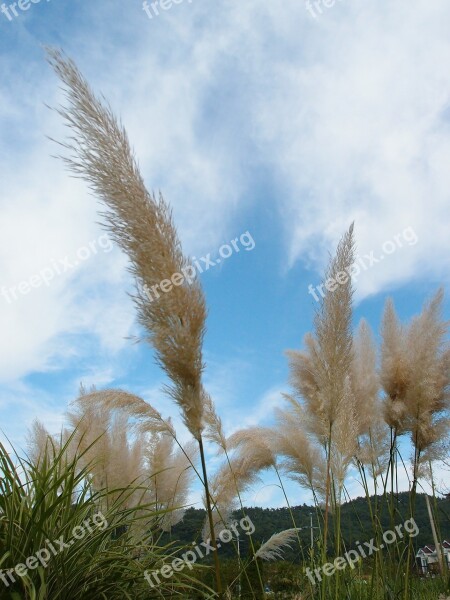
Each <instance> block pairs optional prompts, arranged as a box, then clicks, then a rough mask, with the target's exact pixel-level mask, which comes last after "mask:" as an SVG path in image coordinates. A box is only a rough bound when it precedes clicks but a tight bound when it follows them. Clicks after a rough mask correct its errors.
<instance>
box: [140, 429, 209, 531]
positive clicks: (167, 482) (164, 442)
mask: <svg viewBox="0 0 450 600" xmlns="http://www.w3.org/2000/svg"><path fill="white" fill-rule="evenodd" d="M197 453H198V450H197V448H196V447H195V446H194V444H193V443H188V444H187V445H186V447H185V448H184V452H182V451H181V450H180V449H178V450H175V448H174V438H173V437H172V436H171V435H169V434H167V433H164V434H153V435H152V437H151V438H150V441H149V444H148V445H147V447H146V449H145V451H144V456H145V458H146V463H147V466H146V471H147V473H148V475H149V478H150V486H149V495H150V498H151V501H152V502H154V503H155V505H156V508H157V509H158V510H160V509H165V510H168V511H169V512H167V513H166V514H165V515H164V516H163V518H162V520H161V522H160V524H159V525H160V528H161V529H162V530H163V531H170V530H171V528H172V527H173V526H174V525H176V524H177V523H179V522H180V521H181V520H182V519H183V516H184V513H185V510H186V505H187V501H188V493H189V488H190V485H191V483H192V474H193V471H192V463H193V461H194V460H195V459H196V455H197Z"/></svg>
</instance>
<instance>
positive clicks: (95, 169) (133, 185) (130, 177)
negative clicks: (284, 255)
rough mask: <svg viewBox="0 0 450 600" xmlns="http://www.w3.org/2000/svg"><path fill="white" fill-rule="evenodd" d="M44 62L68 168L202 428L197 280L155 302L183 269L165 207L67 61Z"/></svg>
mask: <svg viewBox="0 0 450 600" xmlns="http://www.w3.org/2000/svg"><path fill="white" fill-rule="evenodd" d="M48 60H49V62H50V64H51V66H52V67H53V69H54V70H55V72H56V74H57V75H58V77H59V78H60V80H61V81H62V83H63V84H64V86H65V93H66V98H67V101H68V106H67V107H66V108H60V109H58V110H57V112H58V113H59V114H60V115H61V116H62V118H63V119H64V121H65V123H66V125H67V126H68V127H69V128H70V133H71V137H70V142H69V143H64V144H62V146H63V147H64V148H65V149H66V150H67V151H68V154H67V155H66V156H64V157H63V160H64V161H65V163H66V164H67V166H68V168H69V169H70V170H71V171H72V172H73V173H74V174H75V175H76V176H77V177H81V178H82V179H84V180H86V181H87V182H88V184H89V187H90V189H91V190H92V191H93V192H94V194H95V195H96V196H97V197H98V198H99V199H100V200H101V201H102V203H103V205H104V206H105V210H104V212H103V213H102V220H103V225H104V227H105V229H106V230H107V231H108V233H109V234H110V236H111V238H112V239H113V240H114V241H115V242H116V243H117V244H118V246H119V247H120V248H121V249H122V250H123V251H124V252H125V253H126V254H127V256H128V257H129V259H130V268H129V269H130V272H131V273H132V274H133V275H134V277H135V279H136V285H137V292H136V294H135V295H134V297H133V298H134V302H135V304H136V308H137V314H138V319H139V322H140V323H141V325H142V326H143V327H144V329H145V331H146V334H147V335H146V339H147V340H148V341H149V342H150V343H151V344H152V345H153V347H154V349H155V352H156V358H157V361H158V362H159V364H160V365H161V366H162V368H163V369H164V371H165V372H166V373H167V375H168V377H169V379H170V381H171V385H170V386H169V388H168V392H169V394H170V395H171V397H172V398H173V399H174V400H175V402H176V403H177V404H178V405H179V406H180V408H181V412H182V415H183V419H184V421H185V423H186V426H187V427H188V429H189V431H190V432H191V433H192V435H193V436H194V437H195V438H196V439H199V437H200V435H201V431H202V428H203V423H202V417H203V402H202V384H201V376H202V371H203V360H202V342H203V336H204V333H205V320H206V306H205V299H204V296H203V291H202V289H201V286H200V283H199V282H198V280H197V279H195V280H194V281H193V282H192V284H191V285H189V284H188V283H187V282H186V281H185V282H184V283H183V284H182V285H178V286H175V285H174V286H173V289H172V290H171V291H170V293H167V294H162V295H161V297H160V298H159V299H157V300H153V301H152V300H151V299H150V298H149V296H148V294H149V293H150V290H151V288H152V286H155V285H159V283H160V282H161V281H162V280H164V279H170V278H171V277H172V275H173V274H174V273H182V272H183V270H184V269H185V268H186V267H189V264H190V263H189V260H188V259H187V258H186V257H185V256H184V255H183V253H182V250H181V244H180V241H179V239H178V235H177V232H176V229H175V225H174V223H173V220H172V215H171V211H170V208H169V206H168V205H167V203H166V202H165V200H164V199H163V198H162V196H160V197H159V198H158V199H157V198H155V197H154V196H153V195H152V194H150V193H149V192H148V191H147V189H146V188H145V185H144V182H143V179H142V176H141V174H140V172H139V168H138V165H137V162H136V160H135V158H134V156H133V153H132V151H131V148H130V143H129V141H128V137H127V134H126V132H125V130H124V128H123V126H122V125H121V124H120V122H119V121H118V120H117V119H116V117H115V116H114V114H113V112H112V110H111V109H110V107H109V106H108V105H106V104H105V103H104V102H102V101H100V100H99V99H98V98H97V97H96V96H95V95H94V93H93V92H92V90H91V89H90V87H89V85H88V83H87V81H86V80H85V79H84V77H83V76H82V74H81V73H80V71H79V70H78V68H77V67H76V65H75V64H74V62H73V61H71V60H70V59H68V58H65V57H64V56H63V55H62V54H61V53H60V52H59V51H57V50H53V49H49V50H48Z"/></svg>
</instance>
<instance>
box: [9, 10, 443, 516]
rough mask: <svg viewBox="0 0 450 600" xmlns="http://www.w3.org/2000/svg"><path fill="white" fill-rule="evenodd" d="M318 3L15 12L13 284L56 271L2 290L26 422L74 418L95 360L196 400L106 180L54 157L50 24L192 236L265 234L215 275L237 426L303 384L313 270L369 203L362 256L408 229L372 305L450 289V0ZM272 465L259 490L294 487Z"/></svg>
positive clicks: (109, 374)
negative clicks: (134, 268)
mask: <svg viewBox="0 0 450 600" xmlns="http://www.w3.org/2000/svg"><path fill="white" fill-rule="evenodd" d="M9 4H10V3H9V2H7V3H6V5H5V6H7V7H8V6H9ZM327 4H330V2H327ZM22 5H25V6H26V4H24V3H22ZM318 6H319V7H320V10H319V8H318V7H317V6H316V9H314V10H312V11H311V10H308V9H307V7H306V5H305V4H304V2H303V0H285V1H283V2H282V1H278V0H275V1H272V2H266V3H262V2H256V1H254V0H244V1H243V2H239V3H234V4H232V3H230V2H224V1H223V0H214V2H206V1H200V0H194V1H193V2H189V1H188V0H185V1H184V2H181V3H179V4H175V3H173V5H172V7H171V8H170V9H168V10H163V9H160V11H159V12H160V14H159V16H156V15H154V16H153V18H152V19H149V18H148V16H147V15H146V12H145V11H144V10H143V6H142V3H141V2H140V1H138V0H132V1H129V2H127V3H126V4H125V3H124V2H119V1H116V0H109V1H108V2H107V3H106V2H91V3H86V2H81V1H79V0H70V1H69V0H50V1H45V0H41V2H35V3H34V4H31V3H29V8H28V10H20V9H19V8H16V12H17V16H14V15H13V12H12V10H11V9H8V11H7V12H8V14H9V15H10V16H11V20H8V17H7V15H6V14H5V13H0V128H1V136H0V149H1V156H2V161H1V163H0V181H1V196H0V202H1V213H0V230H1V232H2V235H1V238H0V268H1V271H0V273H1V281H0V284H1V285H2V286H3V288H2V289H4V288H6V289H7V290H10V289H11V288H12V287H17V286H18V285H19V284H20V282H24V281H29V280H30V278H31V277H33V276H35V275H36V274H39V273H42V271H43V269H48V268H50V269H51V270H52V271H53V278H52V279H51V281H50V284H49V285H48V286H47V285H40V286H39V287H36V288H33V289H31V290H28V291H27V292H26V293H23V294H22V293H16V295H18V297H17V299H11V298H9V300H10V301H8V299H7V298H6V297H5V296H4V295H3V296H2V297H0V306H1V311H0V315H1V316H0V319H1V325H2V327H1V331H2V332H3V344H2V349H1V361H0V410H1V415H2V427H1V429H2V430H3V432H4V433H5V434H6V435H8V437H9V438H10V440H11V441H12V442H13V443H14V444H16V445H18V446H23V445H24V435H25V432H26V429H27V427H28V426H29V425H30V424H31V422H32V421H33V419H34V418H36V417H37V418H40V419H42V420H43V421H44V423H45V424H46V425H47V427H48V428H49V429H50V430H51V431H57V430H58V429H59V427H60V425H61V422H62V415H63V413H64V410H65V408H66V406H67V403H68V402H69V401H70V400H72V399H73V398H74V397H75V396H76V394H77V390H78V386H79V383H80V382H84V383H85V384H87V385H90V384H96V385H97V386H98V387H106V386H108V387H110V386H114V387H119V386H120V387H123V388H125V389H127V390H129V391H134V392H135V393H138V394H141V395H143V396H144V397H145V398H146V399H148V400H149V401H151V402H153V403H154V404H155V405H156V406H157V407H158V408H159V409H160V410H162V412H163V413H164V414H165V415H176V409H175V408H174V407H173V405H171V404H170V402H169V400H168V399H167V398H165V397H164V396H163V394H162V393H161V386H162V383H163V379H162V376H161V373H160V371H159V370H158V368H157V367H156V366H155V365H154V362H153V354H152V351H151V349H149V348H146V347H145V346H142V345H135V344H133V343H132V342H131V341H130V340H129V339H128V338H129V337H130V336H133V335H136V334H137V333H138V329H137V326H136V323H135V321H134V312H133V306H132V303H131V300H130V298H129V297H128V295H127V292H131V291H132V281H131V280H130V278H129V276H128V274H127V272H126V258H125V257H124V256H123V255H121V254H120V253H119V251H118V250H116V249H112V250H111V249H110V247H109V246H108V247H107V248H102V247H101V242H100V241H99V240H100V239H101V236H102V230H101V229H100V227H99V226H98V225H97V221H98V217H97V215H96V210H97V208H98V207H97V204H96V201H95V199H94V198H92V197H91V196H90V195H89V194H88V192H87V190H86V187H85V185H84V184H83V183H82V182H80V181H76V180H74V179H72V178H70V177H69V176H68V174H67V173H66V172H65V171H64V168H63V166H62V164H61V163H60V162H58V161H57V160H55V159H54V158H52V155H53V154H55V152H56V150H55V146H54V144H53V143H52V142H51V141H50V140H48V139H47V137H46V136H50V137H53V138H57V139H63V138H64V135H65V132H64V130H63V128H62V125H61V122H60V119H59V118H58V115H56V114H55V113H54V112H51V111H49V110H48V109H47V108H46V106H45V104H49V105H53V106H55V105H57V104H58V103H59V102H60V101H61V100H62V96H61V92H60V91H59V89H58V82H57V80H56V78H55V76H54V75H53V73H52V72H51V70H50V68H49V67H48V66H47V65H46V63H45V60H44V52H43V49H42V47H43V46H44V45H47V44H48V45H53V46H58V47H61V48H63V49H64V50H65V51H66V53H67V54H68V55H70V56H71V57H73V58H74V59H75V60H76V62H77V64H78V65H79V67H80V68H81V70H82V71H83V73H84V74H85V75H86V77H87V78H88V79H89V81H90V82H91V84H92V86H93V87H94V89H95V90H97V91H101V92H102V93H103V94H104V95H105V96H106V97H107V98H108V100H109V101H110V103H111V105H112V107H113V109H114V110H115V112H116V113H118V114H120V115H121V117H122V120H123V123H124V124H125V126H126V128H127V130H128V133H129V136H130V139H131V142H132V144H133V146H134V148H135V151H136V155H137V157H138V159H139V163H140V166H141V170H142V173H143V176H144V178H145V181H146V183H147V185H148V187H149V189H152V190H159V189H161V190H162V192H163V193H164V195H165V197H166V199H167V200H168V201H169V202H170V203H171V205H172V206H173V210H174V216H175V220H176V223H177V225H178V227H179V232H180V237H181V239H182V242H183V246H184V249H185V251H186V253H188V254H190V255H195V256H197V257H199V256H204V255H206V254H207V253H211V255H212V256H215V255H217V252H218V249H219V248H220V246H221V245H222V244H224V243H227V242H229V241H230V240H232V239H234V238H236V237H238V236H240V235H241V234H242V233H244V232H250V234H251V236H252V237H253V239H254V241H255V248H254V249H253V250H252V251H251V252H246V251H241V252H240V253H235V254H233V255H232V256H231V257H230V258H229V259H228V260H227V261H223V262H222V263H221V265H220V266H218V267H215V268H214V269H211V270H209V271H208V272H207V273H205V274H204V275H202V282H203V284H204V287H205V292H206V296H207V300H208V305H209V318H208V333H207V336H206V340H205V358H206V361H207V371H206V383H207V386H208V389H209V390H210V391H211V392H212V394H213V396H214V398H215V399H216V402H217V404H218V408H219V412H220V413H221V415H222V416H223V419H224V423H225V426H226V430H227V432H231V431H233V430H234V429H236V428H237V427H240V426H243V425H246V424H256V423H260V424H266V423H269V422H270V419H271V412H272V408H273V407H274V406H281V405H282V404H283V400H282V398H281V393H282V392H283V391H287V390H288V385H287V376H288V370H287V363H286V359H285V356H284V350H285V349H287V348H299V347H301V344H302V338H303V336H304V334H305V333H306V332H307V331H308V330H309V329H310V328H311V323H312V317H313V313H314V308H315V304H316V303H315V301H314V299H313V297H312V295H311V294H309V293H308V285H309V284H312V285H313V286H315V285H317V284H318V283H320V280H321V273H322V271H323V268H324V266H325V264H326V261H327V256H328V253H329V252H333V251H334V249H335V246H336V243H337V241H338V240H339V238H340V236H341V235H342V233H343V232H344V230H345V229H347V228H348V226H349V224H350V223H351V222H352V221H355V225H356V240H357V246H358V253H359V255H360V256H361V257H364V256H367V255H368V254H370V253H373V255H374V256H375V257H378V258H379V257H380V255H381V254H382V253H383V252H382V246H383V245H385V248H389V250H390V253H384V259H383V260H380V261H379V262H377V263H376V264H374V265H373V266H372V267H370V268H367V269H366V270H364V269H363V270H362V273H361V275H360V276H359V277H358V280H357V282H356V288H357V293H356V305H355V323H357V321H358V320H359V319H360V318H361V317H362V316H364V317H366V318H367V319H368V321H369V322H370V324H371V325H372V327H373V328H374V329H375V330H378V327H379V323H380V317H381V314H382V310H383V305H384V301H385V298H386V297H387V296H388V295H390V296H393V297H394V299H395V302H396V306H397V309H398V312H399V313H400V315H401V317H402V319H405V320H407V319H409V318H410V317H411V315H413V314H415V313H416V312H418V311H419V310H420V308H421V306H422V304H423V302H424V301H425V299H426V298H427V297H429V296H430V295H431V294H432V293H433V292H434V291H435V290H436V288H437V287H438V286H439V285H441V284H442V285H444V287H445V288H446V289H448V283H449V235H448V213H449V204H450V203H449V194H450V169H449V164H450V129H449V117H450V104H449V102H450V73H449V71H448V64H449V63H450V39H449V37H448V31H447V24H448V22H449V17H450V5H448V2H446V1H445V0H436V1H435V2H433V3H432V5H430V3H429V2H425V1H424V0H416V2H415V3H414V8H412V7H411V3H408V2H406V1H405V0H399V1H398V2H396V3H395V5H394V6H393V3H389V2H386V1H384V0H383V1H380V0H377V1H375V0H369V1H368V2H365V3H364V5H361V3H360V2H358V1H357V0H337V1H336V3H335V4H334V5H333V6H330V7H329V8H326V7H325V5H324V4H323V3H322V2H319V5H318ZM311 12H313V13H314V16H313V14H311ZM396 236H397V241H395V239H396ZM399 240H400V241H399ZM90 243H91V244H92V245H94V243H95V248H96V251H95V252H94V251H93V250H92V249H91V250H90V251H89V250H86V251H84V253H83V252H81V254H80V249H81V248H85V249H86V248H87V249H89V244H90ZM386 244H387V245H386ZM400 244H401V246H400ZM393 245H394V246H395V249H394V250H392V247H393ZM80 255H82V256H84V257H85V258H83V259H80V260H78V262H79V263H80V264H79V265H78V266H76V267H75V266H74V267H73V268H71V269H68V270H67V271H66V272H64V273H61V274H60V275H58V274H56V271H55V267H52V265H54V264H57V265H58V266H59V267H60V268H61V270H62V262H60V261H62V260H63V259H64V258H65V257H69V259H70V261H71V262H75V258H74V257H77V256H78V257H80ZM363 260H365V262H366V264H367V263H368V259H363ZM54 261H56V263H55V262H54ZM23 289H25V288H23ZM447 296H448V294H447ZM448 309H449V301H448V298H447V299H446V301H445V310H446V314H447V315H448V312H449V311H448ZM176 422H177V423H178V424H179V420H178V419H177V420H176ZM179 427H180V434H181V435H182V436H186V433H185V432H183V431H182V430H181V426H179ZM213 460H215V459H213ZM271 481H272V480H271V478H270V477H269V478H267V480H266V481H265V482H266V483H269V484H270V483H271ZM262 485H263V483H262V484H261V486H260V489H259V490H258V489H255V490H254V491H253V492H252V494H253V496H252V494H250V495H249V502H252V503H254V502H256V503H258V504H262V505H278V504H280V503H282V497H281V495H280V494H279V492H278V490H277V489H276V488H274V487H271V488H264V489H262V490H261V488H262ZM354 490H355V493H356V490H357V484H355V487H354ZM293 493H294V494H296V498H297V499H300V500H302V501H303V499H305V501H307V500H308V494H306V493H303V492H300V491H299V490H295V491H294V492H293ZM255 495H256V496H255ZM255 497H256V499H255Z"/></svg>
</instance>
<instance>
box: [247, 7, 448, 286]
mask: <svg viewBox="0 0 450 600" xmlns="http://www.w3.org/2000/svg"><path fill="white" fill-rule="evenodd" d="M449 17H450V7H449V5H448V4H447V3H446V2H444V1H443V0H440V1H438V2H435V3H434V4H433V6H431V5H430V4H429V3H428V2H424V1H423V0H422V1H419V2H417V3H415V5H414V10H412V9H411V5H410V4H408V3H407V2H405V1H402V2H399V3H395V4H392V3H379V2H370V3H365V4H364V5H361V4H360V3H357V2H351V1H349V2H346V3H345V4H344V3H343V2H342V3H337V4H336V5H335V6H334V7H333V9H330V10H328V11H326V13H324V14H323V15H322V16H321V17H320V18H318V19H317V20H315V21H314V20H313V19H311V20H310V24H309V28H310V30H309V35H308V36H307V38H306V39H304V40H303V41H302V42H301V43H300V44H299V46H301V49H300V50H299V52H301V54H302V55H303V57H304V60H298V61H297V60H293V61H291V62H289V61H286V60H284V57H283V59H282V60H280V61H278V64H276V65H275V64H272V65H271V66H270V74H271V78H272V80H274V81H276V82H277V84H276V86H273V88H272V89H271V90H268V91H267V94H266V95H264V97H263V98H262V100H261V102H260V103H259V106H258V110H257V114H258V115H259V124H260V134H259V138H260V140H261V143H262V144H265V145H267V148H268V151H269V152H270V153H271V156H272V154H273V148H274V147H276V149H277V150H276V159H275V161H274V162H275V163H276V168H277V169H278V172H279V176H280V178H282V180H283V187H284V190H285V191H286V193H287V197H286V198H285V199H284V202H282V206H283V213H284V215H285V225H286V230H287V232H288V235H289V239H290V240H291V243H290V260H291V263H292V262H294V261H295V260H297V259H302V260H304V261H305V262H307V263H310V264H312V265H313V266H315V267H317V266H323V263H324V260H325V259H326V253H327V251H329V250H330V249H332V248H333V246H334V245H335V244H336V242H337V240H338V238H339V237H340V236H341V235H342V233H343V231H344V230H345V229H346V228H347V227H348V225H349V223H350V222H351V221H352V220H353V219H355V220H356V226H357V230H356V231H357V242H358V248H359V251H360V252H361V253H362V254H364V253H366V252H370V251H371V250H374V251H376V250H377V249H378V248H379V247H380V246H381V245H382V243H383V242H384V241H386V240H389V239H392V237H393V236H394V235H395V234H398V233H400V232H401V231H403V230H404V229H405V228H406V227H408V226H411V227H413V228H414V230H415V231H416V232H417V235H418V237H419V243H418V244H417V245H416V246H414V247H411V248H407V249H406V248H405V249H404V251H402V252H397V253H396V254H395V255H393V256H391V257H389V258H387V257H386V260H385V261H384V263H383V264H382V265H380V266H379V268H377V269H373V270H371V271H370V272H367V273H366V274H364V275H363V276H362V277H361V278H360V280H359V282H358V287H359V294H360V296H365V295H367V294H371V293H376V292H379V291H381V290H382V289H384V288H386V287H388V286H392V285H395V284H401V283H403V282H407V281H410V280H413V279H415V278H424V277H435V278H438V279H439V278H442V279H448V266H449V253H448V239H449V238H448V227H447V215H448V207H449V189H450V170H449V169H448V164H449V161H450V137H449V122H448V105H449V101H450V75H449V73H448V63H449V60H450V41H449V40H448V35H447V32H446V29H445V27H444V26H443V23H444V22H446V21H447V20H448V18H449ZM424 39H426V40H427V42H426V43H424V42H423V40H424Z"/></svg>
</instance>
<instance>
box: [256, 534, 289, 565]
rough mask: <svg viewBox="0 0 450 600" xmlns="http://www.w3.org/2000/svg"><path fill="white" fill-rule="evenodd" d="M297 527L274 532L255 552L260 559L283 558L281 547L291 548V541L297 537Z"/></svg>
mask: <svg viewBox="0 0 450 600" xmlns="http://www.w3.org/2000/svg"><path fill="white" fill-rule="evenodd" d="M297 531H298V530H297V529H286V530H285V531H280V533H274V535H272V537H270V538H269V539H268V540H267V542H265V543H264V544H263V545H262V546H261V547H260V548H259V549H258V550H257V551H256V553H255V558H260V559H261V560H277V559H279V558H283V549H284V548H291V542H293V541H294V539H296V538H297Z"/></svg>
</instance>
